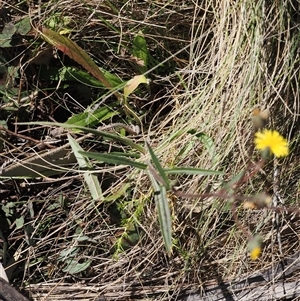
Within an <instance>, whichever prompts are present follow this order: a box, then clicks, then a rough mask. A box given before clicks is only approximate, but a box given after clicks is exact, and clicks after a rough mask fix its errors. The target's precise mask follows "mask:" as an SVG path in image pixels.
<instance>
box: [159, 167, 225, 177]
mask: <svg viewBox="0 0 300 301" xmlns="http://www.w3.org/2000/svg"><path fill="white" fill-rule="evenodd" d="M164 171H165V173H166V174H187V175H205V176H210V175H223V174H224V172H222V171H215V170H208V169H201V168H194V167H174V168H167V169H164Z"/></svg>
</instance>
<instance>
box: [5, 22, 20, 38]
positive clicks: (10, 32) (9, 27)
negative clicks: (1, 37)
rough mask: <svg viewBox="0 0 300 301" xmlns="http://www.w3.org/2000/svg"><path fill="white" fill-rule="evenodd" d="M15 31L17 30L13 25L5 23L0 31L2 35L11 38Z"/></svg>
mask: <svg viewBox="0 0 300 301" xmlns="http://www.w3.org/2000/svg"><path fill="white" fill-rule="evenodd" d="M16 31H17V28H16V26H15V25H14V24H13V23H7V24H6V25H5V26H4V28H3V30H2V34H6V35H10V36H11V37H12V36H13V35H14V34H15V33H16Z"/></svg>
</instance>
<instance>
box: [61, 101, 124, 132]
mask: <svg viewBox="0 0 300 301" xmlns="http://www.w3.org/2000/svg"><path fill="white" fill-rule="evenodd" d="M118 114H119V112H118V111H114V110H112V109H111V108H110V107H108V106H106V107H102V108H99V109H97V110H95V111H94V112H93V113H90V112H82V113H79V114H76V115H73V116H72V117H70V118H69V119H68V120H67V121H66V124H72V125H79V126H85V127H92V126H95V125H97V124H99V122H101V121H104V120H107V119H110V118H112V117H113V116H116V115H118Z"/></svg>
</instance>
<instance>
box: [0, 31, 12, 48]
mask: <svg viewBox="0 0 300 301" xmlns="http://www.w3.org/2000/svg"><path fill="white" fill-rule="evenodd" d="M11 37H12V36H11V35H10V34H5V33H0V48H7V47H11V44H10V42H11Z"/></svg>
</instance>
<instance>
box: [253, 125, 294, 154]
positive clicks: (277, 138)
mask: <svg viewBox="0 0 300 301" xmlns="http://www.w3.org/2000/svg"><path fill="white" fill-rule="evenodd" d="M254 143H255V147H256V148H257V149H258V150H265V149H269V150H270V151H271V152H272V153H273V154H274V155H275V156H276V157H285V156H287V155H288V153H289V148H288V142H287V140H286V139H285V138H284V137H282V136H281V135H280V134H279V133H278V132H277V131H272V130H263V131H262V132H257V133H256V134H255V137H254Z"/></svg>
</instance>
